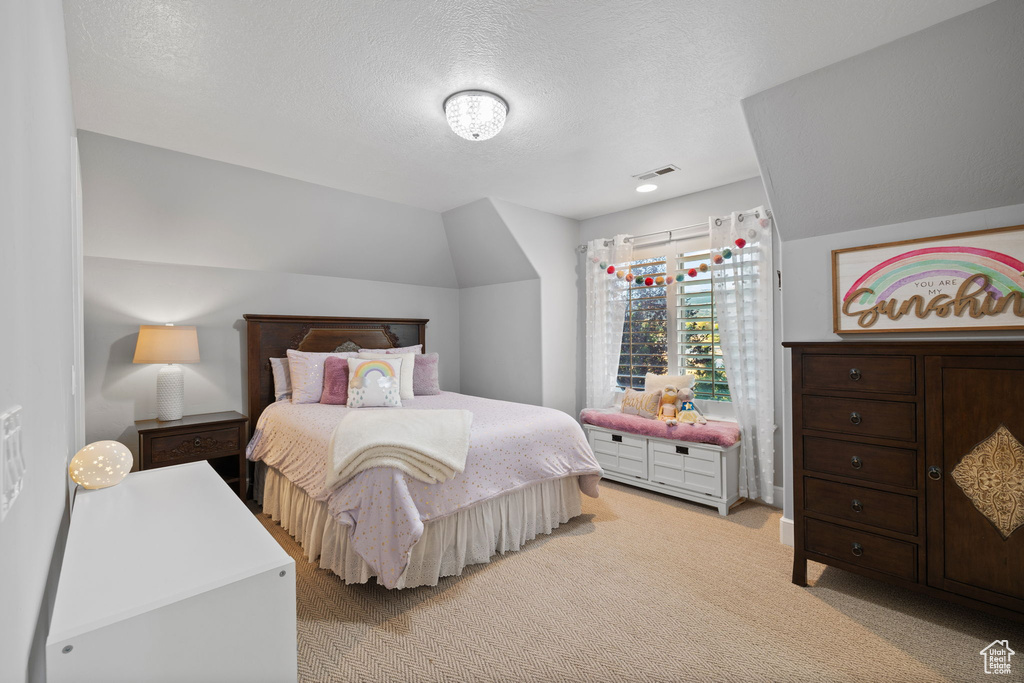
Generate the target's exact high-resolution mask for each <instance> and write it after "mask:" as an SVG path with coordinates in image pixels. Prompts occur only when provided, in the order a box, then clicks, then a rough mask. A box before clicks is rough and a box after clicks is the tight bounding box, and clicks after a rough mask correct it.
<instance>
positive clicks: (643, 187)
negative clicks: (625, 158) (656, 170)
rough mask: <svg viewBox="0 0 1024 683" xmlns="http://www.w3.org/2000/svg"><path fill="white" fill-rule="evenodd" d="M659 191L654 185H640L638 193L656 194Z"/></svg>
mask: <svg viewBox="0 0 1024 683" xmlns="http://www.w3.org/2000/svg"><path fill="white" fill-rule="evenodd" d="M657 189H658V186H657V185H654V184H652V183H647V184H646V185H640V186H639V187H637V188H636V191H637V192H654V191H655V190H657Z"/></svg>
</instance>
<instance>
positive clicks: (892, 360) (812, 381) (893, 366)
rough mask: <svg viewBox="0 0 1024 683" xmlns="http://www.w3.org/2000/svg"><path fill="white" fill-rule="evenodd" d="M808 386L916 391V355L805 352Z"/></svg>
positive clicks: (894, 392)
mask: <svg viewBox="0 0 1024 683" xmlns="http://www.w3.org/2000/svg"><path fill="white" fill-rule="evenodd" d="M801 377H802V378H803V386H804V388H805V389H832V390H839V391H869V392H876V393H880V394H914V393H916V392H917V382H916V381H915V377H914V357H913V356H861V355H849V356H838V355H837V356H833V355H824V354H810V353H808V354H804V356H803V372H802V373H801Z"/></svg>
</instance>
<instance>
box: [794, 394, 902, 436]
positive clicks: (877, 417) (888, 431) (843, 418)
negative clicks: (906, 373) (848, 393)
mask: <svg viewBox="0 0 1024 683" xmlns="http://www.w3.org/2000/svg"><path fill="white" fill-rule="evenodd" d="M803 427H804V429H820V430H823V431H826V432H842V433H843V434H856V435H858V436H876V437H881V438H883V439H898V440H900V441H915V440H916V439H917V405H916V404H914V403H901V402H896V401H871V400H864V399H855V398H838V397H835V396H804V399H803Z"/></svg>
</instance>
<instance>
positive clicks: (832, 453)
mask: <svg viewBox="0 0 1024 683" xmlns="http://www.w3.org/2000/svg"><path fill="white" fill-rule="evenodd" d="M804 469H805V470H809V471H812V472H823V473H825V474H837V475H840V476H843V477H850V478H851V479H862V480H864V481H872V482H876V483H879V484H891V485H893V486H903V487H905V488H911V489H912V488H915V487H916V486H917V451H912V450H909V449H906V448H890V447H888V446H871V445H869V444H863V443H855V442H852V441H839V440H838V439H823V438H821V437H818V436H805V437H804Z"/></svg>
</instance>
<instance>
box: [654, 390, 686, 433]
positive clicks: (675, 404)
mask: <svg viewBox="0 0 1024 683" xmlns="http://www.w3.org/2000/svg"><path fill="white" fill-rule="evenodd" d="M682 404H683V399H682V397H681V396H680V395H679V390H678V389H676V388H675V387H674V386H672V385H671V384H668V385H666V386H665V388H664V389H662V390H661V405H659V406H658V419H659V420H661V421H662V422H664V423H665V424H667V425H669V426H670V427H671V426H673V425H677V424H679V420H678V419H676V418H677V416H678V415H679V407H680V406H681V405H682Z"/></svg>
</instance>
